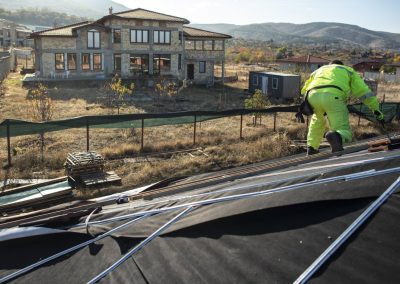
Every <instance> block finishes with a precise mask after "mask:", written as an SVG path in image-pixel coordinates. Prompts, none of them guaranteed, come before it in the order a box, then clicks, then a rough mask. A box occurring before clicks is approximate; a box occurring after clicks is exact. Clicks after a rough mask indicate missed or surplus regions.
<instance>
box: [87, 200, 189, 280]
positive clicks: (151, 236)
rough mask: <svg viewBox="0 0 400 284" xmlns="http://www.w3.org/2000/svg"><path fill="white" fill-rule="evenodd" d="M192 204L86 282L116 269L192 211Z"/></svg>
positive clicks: (97, 278) (98, 278) (100, 277)
mask: <svg viewBox="0 0 400 284" xmlns="http://www.w3.org/2000/svg"><path fill="white" fill-rule="evenodd" d="M192 209H193V206H189V207H187V208H186V209H185V210H183V211H182V212H181V213H179V214H178V215H176V216H175V217H174V218H172V219H171V220H169V221H168V222H167V223H165V224H164V225H162V226H161V227H160V228H158V229H157V230H156V231H155V232H154V233H152V234H151V235H150V236H148V237H147V238H146V239H144V240H143V241H141V242H140V244H138V245H137V246H135V247H134V248H133V249H131V250H130V251H129V252H128V253H126V254H125V255H124V256H123V257H121V258H120V259H119V260H118V261H117V262H115V263H114V264H113V265H111V266H110V267H108V268H107V269H106V270H104V271H103V272H102V273H100V274H99V275H97V276H96V277H94V278H93V279H91V280H90V281H89V282H87V283H88V284H92V283H96V282H98V281H99V280H100V279H102V278H103V277H104V276H106V275H107V274H109V273H110V272H111V271H113V270H114V269H116V268H117V267H118V266H120V265H121V264H122V263H124V262H125V261H126V260H127V259H128V258H130V257H131V256H132V255H133V254H135V253H136V252H138V251H139V250H141V249H142V248H143V247H144V246H145V245H147V244H148V243H150V242H151V241H152V240H153V239H155V238H156V237H158V236H159V235H160V234H161V233H162V232H163V231H164V230H165V229H167V228H168V227H169V226H171V225H172V224H173V223H175V222H176V221H178V220H179V219H181V218H182V217H183V216H185V215H186V214H187V213H189V212H190V211H192Z"/></svg>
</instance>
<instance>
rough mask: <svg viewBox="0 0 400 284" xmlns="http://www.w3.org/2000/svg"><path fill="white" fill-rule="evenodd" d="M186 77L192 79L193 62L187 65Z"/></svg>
mask: <svg viewBox="0 0 400 284" xmlns="http://www.w3.org/2000/svg"><path fill="white" fill-rule="evenodd" d="M187 78H188V80H193V79H194V64H188V65H187Z"/></svg>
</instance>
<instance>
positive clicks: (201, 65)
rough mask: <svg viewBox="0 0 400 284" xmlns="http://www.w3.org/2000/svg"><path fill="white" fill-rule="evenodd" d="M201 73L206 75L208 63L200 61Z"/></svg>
mask: <svg viewBox="0 0 400 284" xmlns="http://www.w3.org/2000/svg"><path fill="white" fill-rule="evenodd" d="M199 73H206V62H205V61H199Z"/></svg>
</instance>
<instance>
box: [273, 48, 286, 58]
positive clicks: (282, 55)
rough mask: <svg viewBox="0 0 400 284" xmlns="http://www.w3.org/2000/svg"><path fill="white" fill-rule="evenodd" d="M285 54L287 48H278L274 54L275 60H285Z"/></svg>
mask: <svg viewBox="0 0 400 284" xmlns="http://www.w3.org/2000/svg"><path fill="white" fill-rule="evenodd" d="M286 52H287V47H286V46H283V47H280V48H278V50H277V52H276V55H275V58H276V59H282V58H285V57H286Z"/></svg>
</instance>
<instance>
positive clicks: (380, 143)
mask: <svg viewBox="0 0 400 284" xmlns="http://www.w3.org/2000/svg"><path fill="white" fill-rule="evenodd" d="M368 146H369V148H368V151H369V152H379V151H390V150H394V149H399V148H400V135H395V136H392V137H390V136H388V137H387V138H383V139H380V140H374V141H372V142H370V143H368Z"/></svg>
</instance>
